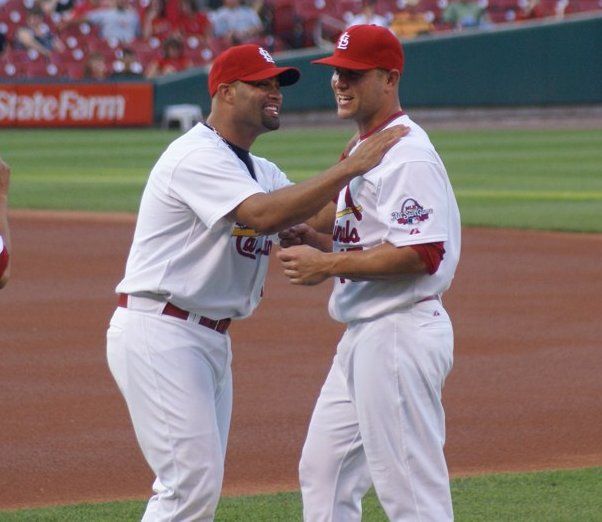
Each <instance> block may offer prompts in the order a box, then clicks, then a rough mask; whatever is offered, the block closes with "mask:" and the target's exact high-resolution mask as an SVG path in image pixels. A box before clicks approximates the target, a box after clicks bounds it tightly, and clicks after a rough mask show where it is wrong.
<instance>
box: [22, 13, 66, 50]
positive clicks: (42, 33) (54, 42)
mask: <svg viewBox="0 0 602 522" xmlns="http://www.w3.org/2000/svg"><path fill="white" fill-rule="evenodd" d="M15 41H16V42H17V44H18V46H19V45H20V46H21V47H23V48H25V49H33V50H35V51H37V52H39V53H40V54H43V55H44V56H50V53H51V52H52V51H58V52H60V53H61V52H63V51H64V50H65V46H64V45H63V42H61V40H59V39H58V38H57V37H56V36H55V35H54V34H53V33H52V30H51V29H50V26H49V25H48V24H47V23H46V21H45V18H44V11H42V9H41V8H40V7H39V6H38V5H34V7H32V8H31V9H30V10H29V11H28V12H27V16H26V18H25V25H24V26H21V27H19V28H18V29H17V31H16V33H15Z"/></svg>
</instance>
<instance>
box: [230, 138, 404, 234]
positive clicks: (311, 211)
mask: <svg viewBox="0 0 602 522" xmlns="http://www.w3.org/2000/svg"><path fill="white" fill-rule="evenodd" d="M404 134H407V128H406V127H403V126H395V127H391V128H389V129H386V130H384V131H381V132H379V133H377V134H375V135H373V136H371V137H370V138H369V139H367V140H365V141H364V142H363V143H362V144H361V145H360V147H359V148H358V150H357V151H356V153H355V154H353V156H351V157H350V158H348V159H346V160H345V161H341V162H340V163H337V164H336V165H334V166H332V167H330V168H329V169H327V170H326V171H324V172H322V173H320V174H318V175H317V176H314V177H313V178H311V179H308V180H305V181H302V182H301V183H298V184H296V185H291V186H289V187H285V188H282V189H278V190H275V191H274V192H271V193H269V194H265V193H258V194H254V195H252V196H250V197H248V198H247V199H245V200H244V201H243V202H242V203H241V204H240V205H238V206H237V207H236V208H235V209H234V210H233V211H232V212H231V214H230V215H231V216H232V217H233V218H234V219H236V221H237V222H238V223H242V224H243V225H246V226H248V227H251V228H253V229H254V230H256V231H257V232H259V233H260V234H273V233H275V232H278V231H280V230H283V229H284V228H286V227H289V226H291V225H295V224H298V223H301V222H303V221H305V220H306V219H309V218H310V217H311V216H313V215H315V214H316V213H318V212H319V211H320V210H321V209H322V208H323V207H324V206H326V205H327V204H328V202H329V201H331V200H332V198H333V197H334V196H335V195H336V194H337V193H338V192H339V191H340V190H341V188H343V187H344V186H345V185H346V184H347V183H348V182H349V181H350V180H351V179H353V178H355V177H356V176H360V175H362V174H364V173H366V172H368V171H369V170H370V169H372V168H373V167H374V166H376V165H378V164H379V163H380V161H381V160H382V158H383V156H384V155H385V153H386V152H387V151H388V150H389V149H390V148H391V147H392V146H393V145H394V144H395V143H397V141H398V140H399V138H401V137H402V136H403V135H404ZM333 221H334V220H333Z"/></svg>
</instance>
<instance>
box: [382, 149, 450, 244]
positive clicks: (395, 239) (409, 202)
mask: <svg viewBox="0 0 602 522" xmlns="http://www.w3.org/2000/svg"><path fill="white" fill-rule="evenodd" d="M443 174H444V173H441V172H439V167H438V165H437V164H435V163H430V162H427V161H420V162H411V163H407V164H404V165H402V167H401V168H399V169H396V171H395V172H391V173H389V175H387V176H384V177H383V182H382V185H381V187H380V193H379V201H378V207H379V215H380V216H382V219H385V220H386V222H385V225H386V226H387V229H388V230H387V233H386V235H385V237H384V239H385V240H386V241H388V242H389V243H392V244H393V245H395V246H403V245H417V244H426V243H434V242H440V241H446V240H447V238H448V230H447V222H448V220H447V213H448V203H447V191H446V185H445V177H444V175H443Z"/></svg>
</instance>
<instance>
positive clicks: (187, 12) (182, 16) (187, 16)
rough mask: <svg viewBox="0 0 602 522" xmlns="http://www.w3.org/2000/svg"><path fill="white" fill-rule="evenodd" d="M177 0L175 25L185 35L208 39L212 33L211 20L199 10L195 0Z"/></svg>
mask: <svg viewBox="0 0 602 522" xmlns="http://www.w3.org/2000/svg"><path fill="white" fill-rule="evenodd" d="M176 1H179V5H180V11H179V17H178V22H177V27H178V29H179V30H181V31H182V32H183V33H184V34H185V35H194V36H197V37H199V39H201V40H203V41H205V42H206V41H208V40H209V38H211V36H212V34H213V27H212V25H211V21H210V20H209V18H208V16H207V15H206V14H205V12H204V11H202V10H200V9H199V8H198V7H197V5H196V3H195V0H176Z"/></svg>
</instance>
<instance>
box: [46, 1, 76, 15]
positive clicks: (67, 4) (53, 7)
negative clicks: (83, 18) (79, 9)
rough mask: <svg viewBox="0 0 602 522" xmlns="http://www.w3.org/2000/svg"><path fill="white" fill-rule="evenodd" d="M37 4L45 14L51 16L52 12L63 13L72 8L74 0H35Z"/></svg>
mask: <svg viewBox="0 0 602 522" xmlns="http://www.w3.org/2000/svg"><path fill="white" fill-rule="evenodd" d="M37 3H38V5H39V6H40V7H41V8H42V11H44V13H45V14H46V16H52V15H53V14H54V13H64V12H66V11H70V10H71V9H73V6H74V4H75V1H74V0H37Z"/></svg>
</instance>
